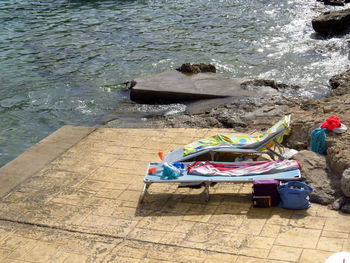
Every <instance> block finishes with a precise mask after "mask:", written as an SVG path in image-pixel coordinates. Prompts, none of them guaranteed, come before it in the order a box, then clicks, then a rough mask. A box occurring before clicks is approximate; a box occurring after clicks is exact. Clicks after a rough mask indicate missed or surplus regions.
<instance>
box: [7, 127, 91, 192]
mask: <svg viewBox="0 0 350 263" xmlns="http://www.w3.org/2000/svg"><path fill="white" fill-rule="evenodd" d="M95 129H96V128H95V127H80V126H70V125H67V126H63V127H62V128H60V129H59V130H57V131H55V132H54V133H53V134H51V135H50V136H48V137H46V138H44V139H43V140H41V141H40V142H38V143H37V144H35V145H34V146H33V147H31V148H30V149H29V150H27V151H26V152H24V153H23V154H21V155H20V156H18V157H17V158H16V159H14V160H13V161H11V162H9V163H7V164H6V165H4V166H3V167H2V168H0V197H1V196H4V195H5V194H7V193H8V192H9V191H11V189H12V188H14V187H15V186H16V185H18V184H19V183H21V182H23V181H24V180H25V179H27V178H28V177H30V176H32V175H33V174H35V173H36V172H38V171H40V170H41V169H42V168H44V166H45V165H47V164H48V163H50V162H51V161H53V160H54V159H56V158H57V157H58V156H59V155H61V154H62V153H63V152H65V151H67V150H68V149H69V148H70V147H72V146H73V145H74V144H76V143H77V142H79V141H80V140H81V139H83V138H84V137H86V136H87V135H89V134H90V133H91V132H93V131H94V130H95Z"/></svg>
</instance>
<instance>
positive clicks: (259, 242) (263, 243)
mask: <svg viewBox="0 0 350 263" xmlns="http://www.w3.org/2000/svg"><path fill="white" fill-rule="evenodd" d="M274 241H275V239H274V238H272V237H253V238H252V240H251V241H250V242H249V244H248V246H249V247H254V248H263V249H266V250H270V249H271V247H272V245H273V242H274Z"/></svg>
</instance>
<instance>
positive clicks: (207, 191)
mask: <svg viewBox="0 0 350 263" xmlns="http://www.w3.org/2000/svg"><path fill="white" fill-rule="evenodd" d="M209 189H210V183H205V189H204V192H205V202H208V201H209Z"/></svg>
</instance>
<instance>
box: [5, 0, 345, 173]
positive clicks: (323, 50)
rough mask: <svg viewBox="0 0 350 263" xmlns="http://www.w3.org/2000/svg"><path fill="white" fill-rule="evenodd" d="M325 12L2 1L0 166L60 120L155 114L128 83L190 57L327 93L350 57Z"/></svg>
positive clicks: (258, 5) (242, 4) (226, 4)
mask: <svg viewBox="0 0 350 263" xmlns="http://www.w3.org/2000/svg"><path fill="white" fill-rule="evenodd" d="M325 10H326V9H325V7H323V6H322V5H321V4H320V3H316V2H312V1H304V0H303V1H302V0H293V1H285V0H276V1H264V0H250V1H246V0H235V1H223V0H221V1H218V0H215V1H209V0H207V1H204V0H191V1H187V0H181V1H175V0H172V1H170V0H169V1H165V0H164V1H146V0H144V1H126V0H124V1H87V0H86V1H83V0H81V1H67V0H66V1H64V0H61V1H53V0H46V1H25V0H2V1H0V50H1V52H0V166H2V165H4V164H5V163H6V162H8V161H10V160H11V159H13V158H15V157H16V156H17V155H19V154H20V153H22V152H23V151H25V150H26V149H27V148H29V147H30V146H32V145H33V144H35V143H36V142H38V141H39V140H41V139H42V138H44V137H45V136H47V135H49V134H50V133H52V132H53V131H54V130H56V129H58V128H59V127H61V126H62V125H65V124H74V125H75V124H76V125H92V124H95V123H96V120H98V119H99V116H101V115H103V114H105V113H108V112H112V111H113V110H114V109H118V112H123V110H125V111H129V110H130V107H134V108H135V109H136V110H139V111H140V112H142V111H150V107H149V106H142V107H137V106H136V105H134V104H133V103H131V102H129V99H128V95H127V93H126V92H125V91H123V90H122V87H123V85H122V83H123V82H125V81H128V80H131V79H133V78H136V77H140V76H145V75H149V74H154V73H158V72H161V71H163V70H167V69H170V68H176V67H177V66H180V65H181V64H182V63H184V62H193V63H195V62H204V63H212V64H214V65H215V66H216V67H217V69H218V71H219V72H220V73H223V74H225V75H226V76H228V77H252V78H269V79H275V80H278V81H282V82H284V83H289V84H297V85H301V86H302V87H304V88H305V89H304V93H305V94H307V95H310V96H314V95H315V96H318V95H320V94H323V93H324V92H325V90H326V89H325V86H326V84H327V80H328V79H329V77H330V76H332V75H334V74H336V73H339V72H341V71H343V70H345V69H346V67H347V65H348V64H349V63H348V62H349V61H348V44H347V40H348V38H347V37H346V36H345V37H336V38H333V39H320V38H319V37H318V36H317V35H315V34H313V30H312V28H311V18H312V17H313V16H315V15H317V14H318V13H319V12H321V11H325ZM152 109H154V107H153V108H152Z"/></svg>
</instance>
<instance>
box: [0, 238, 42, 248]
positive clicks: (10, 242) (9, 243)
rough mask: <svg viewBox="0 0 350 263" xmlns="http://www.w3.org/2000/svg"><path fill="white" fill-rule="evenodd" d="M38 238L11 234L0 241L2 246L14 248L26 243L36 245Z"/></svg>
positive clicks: (0, 246)
mask: <svg viewBox="0 0 350 263" xmlns="http://www.w3.org/2000/svg"><path fill="white" fill-rule="evenodd" d="M35 242H36V240H34V239H29V238H25V237H22V236H19V235H14V234H10V235H8V236H7V237H6V238H4V239H3V240H1V242H0V248H3V249H7V250H14V249H16V248H18V247H21V246H24V245H28V246H31V245H34V244H35Z"/></svg>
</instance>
